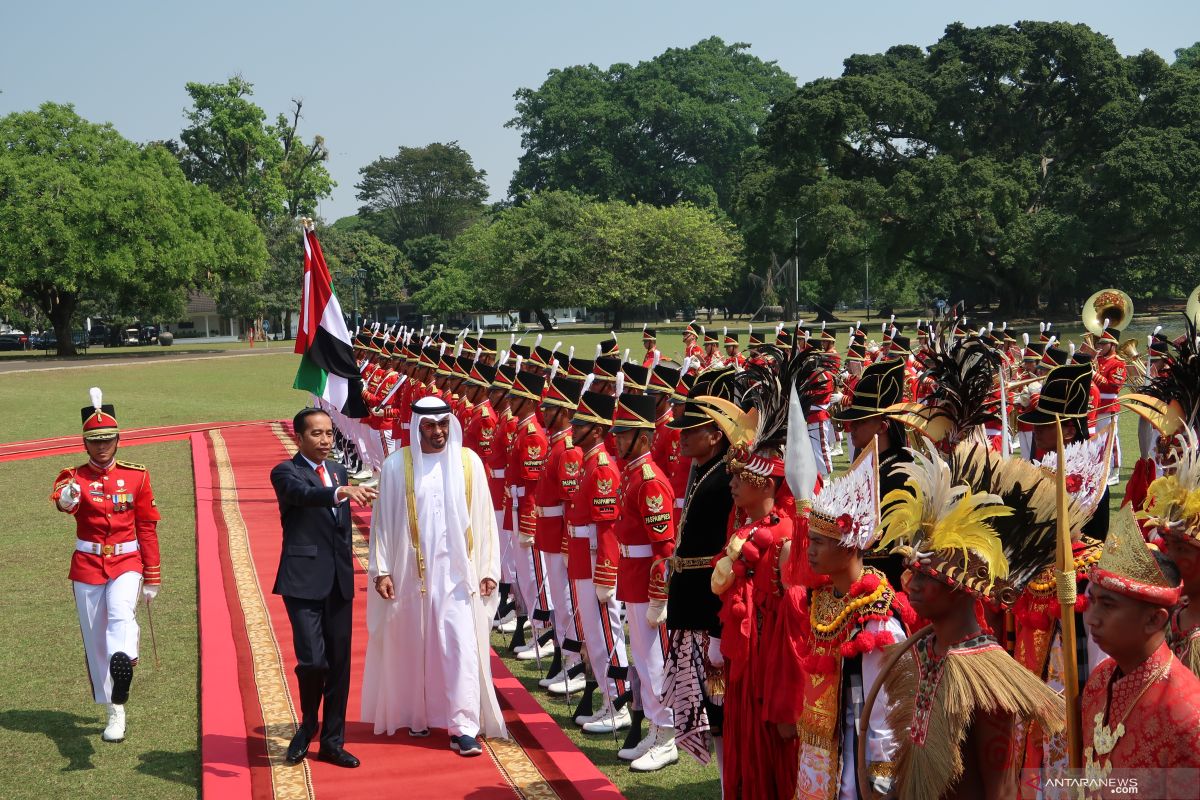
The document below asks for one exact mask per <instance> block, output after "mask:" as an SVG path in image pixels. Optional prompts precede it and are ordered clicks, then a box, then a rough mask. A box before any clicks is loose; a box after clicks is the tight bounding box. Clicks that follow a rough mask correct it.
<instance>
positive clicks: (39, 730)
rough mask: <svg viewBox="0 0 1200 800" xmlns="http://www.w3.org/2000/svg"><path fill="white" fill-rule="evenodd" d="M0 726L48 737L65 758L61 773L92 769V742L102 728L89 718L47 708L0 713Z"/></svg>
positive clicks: (94, 750)
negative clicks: (65, 764)
mask: <svg viewBox="0 0 1200 800" xmlns="http://www.w3.org/2000/svg"><path fill="white" fill-rule="evenodd" d="M0 728H8V729H9V730H10V731H17V732H19V733H34V734H41V735H43V736H45V737H47V738H49V739H50V740H51V741H53V742H54V744H55V746H56V747H58V752H59V754H60V755H61V756H62V757H63V758H65V759H67V762H68V763H67V766H65V767H63V772H74V771H77V770H84V769H94V768H95V765H94V764H93V763H92V756H93V755H95V753H96V748H95V746H94V745H93V742H94V741H95V740H96V737H97V736H99V735H100V734H101V733H102V732H103V730H104V728H103V727H101V726H99V725H98V724H97V720H96V719H95V718H93V717H81V716H79V715H78V714H69V713H67V712H65V711H54V710H49V709H18V710H15V711H3V712H0Z"/></svg>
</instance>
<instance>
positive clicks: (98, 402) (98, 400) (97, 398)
mask: <svg viewBox="0 0 1200 800" xmlns="http://www.w3.org/2000/svg"><path fill="white" fill-rule="evenodd" d="M88 396H89V397H91V398H92V408H94V409H96V410H97V411H99V410H100V407H101V406H103V405H104V393H103V392H101V391H100V387H99V386H93V387H92V388H90V389H88Z"/></svg>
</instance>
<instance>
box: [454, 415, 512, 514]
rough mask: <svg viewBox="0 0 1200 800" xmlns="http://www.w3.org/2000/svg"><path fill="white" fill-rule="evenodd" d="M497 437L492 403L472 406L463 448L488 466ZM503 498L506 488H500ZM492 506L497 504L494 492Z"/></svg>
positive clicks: (489, 485) (489, 486)
mask: <svg viewBox="0 0 1200 800" xmlns="http://www.w3.org/2000/svg"><path fill="white" fill-rule="evenodd" d="M495 436H496V410H495V409H494V408H492V402H491V401H490V400H488V399H486V398H485V399H484V401H483V402H482V403H480V404H479V405H477V406H472V408H471V413H470V415H469V416H468V418H467V424H466V425H464V426H463V447H466V448H468V449H470V450H474V451H475V455H477V456H479V459H480V460H481V461H483V463H484V464H485V465H486V464H487V463H488V459H489V458H491V455H492V445H493V443H494V442H495ZM488 488H489V489H491V488H492V479H491V476H490V475H489V476H488ZM500 493H501V497H503V496H504V495H503V493H504V487H503V485H501V487H500ZM492 504H493V506H494V505H495V504H496V492H495V490H494V489H493V490H492Z"/></svg>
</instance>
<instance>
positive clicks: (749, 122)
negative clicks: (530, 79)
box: [508, 36, 796, 210]
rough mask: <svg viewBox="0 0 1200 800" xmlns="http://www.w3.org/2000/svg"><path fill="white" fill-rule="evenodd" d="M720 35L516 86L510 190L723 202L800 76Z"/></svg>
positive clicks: (669, 201)
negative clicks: (516, 135) (516, 143)
mask: <svg viewBox="0 0 1200 800" xmlns="http://www.w3.org/2000/svg"><path fill="white" fill-rule="evenodd" d="M748 49H749V45H747V44H741V43H735V44H726V43H725V42H723V41H722V40H721V39H719V38H717V37H715V36H714V37H712V38H709V39H705V40H703V41H701V42H698V43H697V44H695V45H693V46H692V47H689V48H672V49H670V50H667V51H666V52H664V53H662V54H661V55H658V56H656V57H655V58H653V59H651V60H649V61H643V62H641V63H639V64H637V65H636V66H632V65H629V64H614V65H612V66H611V67H609V68H608V69H601V68H600V67H597V66H595V65H593V64H588V65H581V66H571V67H567V68H565V69H556V70H552V71H551V72H550V74H549V76H548V77H547V78H546V80H545V81H544V82H543V83H542V85H541V86H539V87H538V88H537V89H528V88H523V89H519V90H518V91H517V92H516V95H515V97H516V101H517V104H516V111H517V115H516V116H515V117H514V118H513V119H512V120H511V121H509V123H508V127H511V128H516V129H517V130H519V131H521V145H522V147H524V149H525V152H524V154H523V155H522V156H521V159H520V162H519V164H518V166H517V170H516V173H515V174H514V175H513V179H512V182H511V184H510V186H509V192H510V194H512V195H513V196H516V197H520V196H522V195H523V193H525V192H526V191H528V190H534V191H537V190H542V189H571V190H575V191H578V192H580V193H582V194H587V195H592V196H595V197H598V198H600V199H602V200H627V201H630V202H645V203H652V204H654V205H670V204H673V203H676V202H679V201H689V202H692V203H695V204H697V205H701V206H715V207H720V208H722V209H726V210H727V209H728V208H729V207H730V201H731V199H732V197H733V194H734V189H735V186H736V183H737V177H738V167H739V165H740V163H741V160H742V156H743V154H744V153H745V152H746V151H747V150H748V149H749V148H750V147H751V146H753V145H754V143H755V136H756V134H757V132H758V127H759V126H760V125H761V124H762V123H763V122H764V121H765V120H766V118H767V114H768V113H769V111H770V110H771V107H772V104H773V103H775V102H776V101H777V100H779V99H782V98H784V97H786V96H788V95H789V94H791V93H792V92H793V91H794V90H795V88H796V80H795V78H793V77H792V76H790V75H788V74H787V73H786V72H784V71H783V70H782V69H781V68H780V67H779V66H778V65H776V63H775V62H773V61H762V60H761V59H759V58H757V57H755V56H753V55H751V54H750V53H749V52H747V51H748Z"/></svg>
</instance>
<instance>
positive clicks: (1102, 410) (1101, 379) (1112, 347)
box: [1094, 327, 1129, 486]
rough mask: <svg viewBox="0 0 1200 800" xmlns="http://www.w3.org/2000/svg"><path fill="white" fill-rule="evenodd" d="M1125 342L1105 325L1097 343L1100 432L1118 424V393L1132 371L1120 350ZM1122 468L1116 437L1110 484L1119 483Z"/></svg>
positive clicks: (1097, 422) (1119, 446) (1118, 442)
mask: <svg viewBox="0 0 1200 800" xmlns="http://www.w3.org/2000/svg"><path fill="white" fill-rule="evenodd" d="M1120 344H1121V342H1120V340H1119V339H1117V336H1116V334H1115V333H1113V330H1112V329H1111V328H1107V327H1106V328H1105V329H1104V330H1103V331H1102V332H1101V334H1100V336H1099V343H1098V344H1097V345H1096V372H1095V375H1096V377H1095V378H1094V380H1095V383H1096V388H1098V389H1099V390H1100V403H1101V405H1100V407H1099V408H1097V409H1096V433H1097V434H1103V433H1104V432H1105V431H1107V430H1108V429H1109V428H1110V427H1111V428H1113V429H1114V430H1115V429H1116V425H1117V411H1118V410H1119V406H1118V404H1117V395H1118V394H1120V392H1121V388H1122V387H1124V386H1125V381H1126V380H1128V377H1129V373H1128V368H1127V367H1126V364H1125V359H1123V358H1121V355H1120V353H1118V352H1117V347H1118V346H1119V345H1120ZM1120 470H1121V437H1119V436H1118V437H1116V441H1115V444H1114V446H1113V463H1112V470H1111V471H1110V472H1109V477H1108V480H1109V485H1110V486H1111V485H1115V484H1116V483H1117V480H1118V473H1119V472H1120Z"/></svg>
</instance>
